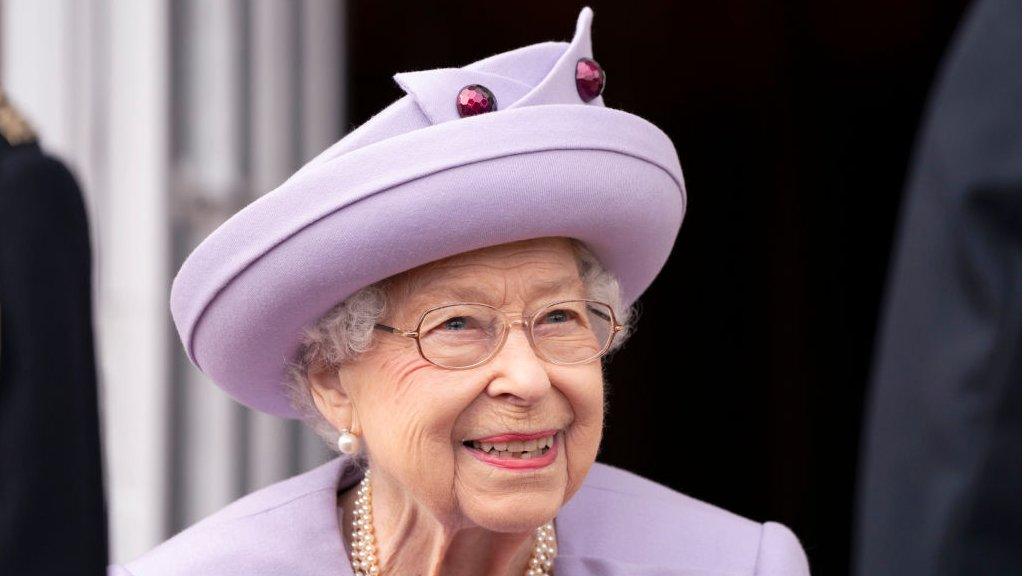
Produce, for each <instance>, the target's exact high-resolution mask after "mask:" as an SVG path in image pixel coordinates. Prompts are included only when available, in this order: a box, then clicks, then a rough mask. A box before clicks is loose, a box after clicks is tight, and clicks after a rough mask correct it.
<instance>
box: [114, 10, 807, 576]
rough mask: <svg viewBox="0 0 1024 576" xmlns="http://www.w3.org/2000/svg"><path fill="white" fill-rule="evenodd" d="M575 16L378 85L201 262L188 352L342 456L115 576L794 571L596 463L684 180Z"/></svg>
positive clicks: (771, 544) (195, 268) (198, 254)
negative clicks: (618, 96) (615, 367)
mask: <svg viewBox="0 0 1024 576" xmlns="http://www.w3.org/2000/svg"><path fill="white" fill-rule="evenodd" d="M591 17H592V13H591V11H590V9H589V8H584V9H583V11H582V13H581V14H580V17H579V21H578V23H577V29H576V35H575V37H574V38H573V40H572V42H571V43H563V42H546V43H542V44H536V45H532V46H527V47H525V48H521V49H518V50H513V51H511V52H506V53H503V54H498V55H496V56H492V57H490V58H487V59H485V60H481V61H479V62H475V63H473V64H470V65H469V66H466V67H464V68H458V69H438V70H429V71H423V72H412V73H404V74H398V75H396V76H395V79H396V80H397V81H398V83H399V85H401V86H402V88H403V89H404V90H405V91H406V92H407V95H406V96H405V97H403V98H401V99H399V100H398V101H396V102H395V103H394V104H392V105H391V106H389V107H388V108H386V109H385V110H383V111H382V112H381V113H379V114H378V115H376V116H375V117H373V118H372V119H370V120H369V121H368V122H367V123H366V124H364V125H363V126H361V127H360V128H358V129H357V130H355V131H353V132H352V133H350V134H349V135H347V136H346V137H345V138H343V139H342V140H340V141H339V142H338V143H336V144H335V145H334V146H332V147H331V148H329V149H328V150H326V151H325V152H323V153H322V154H321V155H320V156H318V157H317V158H315V159H314V160H313V161H311V162H310V163H309V164H307V165H306V166H305V167H303V168H302V169H301V170H299V171H298V172H297V173H296V174H295V175H293V176H292V178H290V179H289V180H288V181H287V182H285V183H284V184H282V185H281V187H279V188H278V189H277V190H274V191H273V192H271V193H269V194H267V195H266V196H264V197H263V198H261V199H260V200H258V201H256V202H254V203H253V204H251V205H250V206H248V207H246V208H245V209H243V210H242V211H241V212H239V213H238V214H236V215H235V216H234V217H233V218H231V219H230V220H228V221H227V222H226V223H225V224H224V225H223V226H221V227H220V228H219V229H218V230H217V231H215V232H214V233H213V234H212V235H211V236H210V237H209V238H208V239H206V240H205V241H204V242H203V243H202V244H201V245H200V246H199V247H198V248H197V249H196V250H195V252H194V253H193V254H192V255H191V256H190V257H189V259H188V260H187V261H186V262H185V264H184V265H183V266H182V269H181V271H180V272H179V274H178V276H177V277H176V278H175V282H174V286H173V288H172V293H171V307H172V312H173V315H174V319H175V323H176V325H177V327H178V330H179V333H180V334H181V337H182V342H183V343H184V345H185V348H186V350H187V352H188V354H189V357H190V358H191V359H192V361H193V362H194V363H195V364H196V365H197V366H198V367H200V369H202V370H203V371H204V372H205V373H207V374H208V375H210V377H211V378H212V379H213V380H214V382H216V383H217V384H218V385H219V386H221V387H222V388H224V389H225V390H226V391H227V392H228V393H229V394H231V395H232V396H233V397H234V398H236V399H237V400H239V401H240V402H242V403H244V404H246V405H247V406H250V407H252V408H254V409H257V410H262V411H265V412H269V413H271V414H276V415H279V416H282V417H292V418H303V419H305V420H306V421H307V422H309V423H311V424H312V425H313V426H314V427H316V429H317V430H318V432H320V433H321V435H323V436H324V437H326V438H327V439H329V441H330V442H331V444H332V445H334V446H336V447H337V448H338V450H339V451H340V452H341V453H342V454H341V455H340V456H339V457H338V458H336V459H334V460H332V461H330V462H328V463H327V464H324V465H322V466H321V467H319V468H317V469H314V470H312V471H310V472H307V473H305V474H302V475H300V476H296V477H294V478H291V479H288V480H286V481H284V482H281V483H278V484H275V485H273V486H270V487H268V488H265V489H262V490H259V491H257V492H255V493H253V494H250V495H248V496H246V497H244V498H242V499H240V500H238V501H237V502H235V503H233V504H231V505H229V506H227V507H226V508H224V509H223V510H221V511H220V512H218V513H216V514H214V515H212V516H211V517H209V518H207V519H205V520H203V521H201V522H199V523H197V524H196V525H194V526H192V527H190V528H188V529H186V530H185V531H183V532H181V533H180V534H178V535H177V536H175V537H174V538H172V539H170V540H169V541H167V542H165V543H163V544H162V545H160V546H158V547H157V548H155V549H154V550H152V551H150V552H149V553H147V554H145V555H144V556H142V557H141V558H139V559H136V560H135V561H133V562H130V563H128V564H126V565H124V566H112V567H111V574H113V575H120V576H125V575H136V576H150V575H163V574H189V575H193V574H195V575H198V574H223V575H235V574H237V575H242V574H244V575H258V574H268V575H269V574H288V575H299V574H302V575H324V576H326V575H333V576H337V575H346V574H348V575H351V574H357V575H365V574H401V575H407V574H413V575H428V574H429V575H436V574H444V575H446V576H451V575H502V576H505V575H517V574H527V575H540V574H558V575H559V576H570V575H576V576H582V575H586V574H602V575H612V574H630V575H644V574H648V575H654V574H660V575H667V574H679V575H683V574H687V575H696V574H701V575H712V574H722V575H724V574H732V575H736V574H762V575H769V574H770V575H780V576H781V575H790V574H806V573H807V572H808V570H807V561H806V558H805V556H804V552H803V550H802V548H801V546H800V544H799V542H798V540H797V539H796V537H795V536H794V535H793V533H792V532H791V531H789V530H788V529H787V528H786V527H785V526H782V525H781V524H777V523H773V522H766V523H763V524H761V523H757V522H754V521H751V520H747V519H745V518H742V517H740V516H737V515H735V514H731V513H729V512H726V511H724V510H722V509H719V508H715V507H714V506H711V505H709V504H705V503H703V502H700V501H697V500H695V499H693V498H690V497H688V496H685V495H683V494H680V493H678V492H675V491H673V490H671V489H669V488H667V487H664V486H661V485H658V484H656V483H654V482H651V481H649V480H645V479H643V478H641V477H638V476H636V475H634V474H631V473H629V472H626V471H624V470H620V469H617V468H614V467H612V466H608V465H604V464H599V463H596V462H595V458H596V456H597V453H598V449H599V446H600V443H601V434H602V429H603V425H604V413H605V394H604V380H603V377H602V364H601V362H602V360H601V359H602V357H604V356H606V355H607V353H608V352H609V351H611V350H613V349H615V348H616V347H617V346H620V345H621V344H622V343H623V341H624V340H625V338H626V336H627V334H628V332H629V330H630V325H631V318H632V317H631V314H630V310H631V306H632V304H633V303H634V302H635V300H636V298H637V297H638V296H639V295H640V293H642V292H643V291H644V289H645V288H646V287H647V286H648V285H649V284H650V283H651V281H652V280H653V279H654V277H655V276H656V275H657V273H658V272H659V271H660V269H661V267H662V266H663V264H664V263H665V261H666V259H667V258H668V255H669V252H670V251H671V248H672V245H673V243H674V241H675V238H676V235H677V233H678V230H679V227H680V225H681V222H682V218H683V211H684V208H685V188H684V186H683V179H682V172H681V170H680V167H679V162H678V157H677V155H676V152H675V149H674V147H673V145H672V143H671V141H670V140H669V139H668V137H667V136H665V134H664V133H662V132H661V131H660V130H658V129H657V128H656V127H655V126H653V125H651V124H650V123H648V122H646V121H644V120H643V119H641V118H638V117H636V116H634V115H632V114H628V113H625V112H622V111H618V110H613V109H610V108H606V107H605V106H604V104H603V101H602V99H601V92H602V90H603V88H604V81H605V76H604V72H603V71H602V70H601V68H600V66H599V65H598V64H597V62H595V61H594V60H593V59H592V57H591V47H590V35H589V34H590V21H591Z"/></svg>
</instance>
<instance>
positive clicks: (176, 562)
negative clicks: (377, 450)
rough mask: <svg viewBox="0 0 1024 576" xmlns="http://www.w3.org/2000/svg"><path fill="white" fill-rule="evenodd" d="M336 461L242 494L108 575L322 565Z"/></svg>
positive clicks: (331, 533)
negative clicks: (244, 494)
mask: <svg viewBox="0 0 1024 576" xmlns="http://www.w3.org/2000/svg"><path fill="white" fill-rule="evenodd" d="M343 462H344V461H343V460H342V459H334V460H331V461H330V462H327V463H326V464H323V465H321V466H319V467H317V468H314V469H313V470H310V471H308V472H305V473H303V474H299V475H297V476H293V477H291V478H288V479H286V480H282V481H281V482H278V483H276V484H272V485H270V486H267V487H265V488H262V489H260V490H257V491H255V492H252V493H250V494H248V495H246V496H243V497H241V498H239V499H238V500H235V501H234V502H232V503H230V504H228V505H227V506H225V507H224V508H221V509H220V510H218V511H217V512H215V513H213V514H212V515H210V516H207V517H206V518H204V519H202V520H200V521H199V522H196V523H195V524H193V525H192V526H189V527H188V528H186V529H184V530H182V531H181V532H179V533H178V534H176V535H174V536H173V537H171V538H170V539H168V540H166V541H164V542H163V543H161V544H160V545H158V546H156V547H155V548H153V549H152V550H150V551H149V552H146V553H145V554H143V555H142V556H140V557H138V558H136V559H134V560H132V561H131V562H128V563H126V564H124V565H112V566H110V567H109V568H108V576H164V575H168V576H169V575H179V574H180V575H184V574H243V573H278V572H280V573H289V572H295V571H296V570H298V571H301V568H302V567H303V566H306V565H307V564H308V565H316V564H322V563H323V562H324V559H329V558H330V557H332V556H337V554H338V550H339V549H340V547H341V539H340V538H341V537H340V532H339V527H338V518H337V513H336V501H337V496H336V489H337V486H338V478H339V477H340V475H341V474H342V469H341V466H342V463H343ZM317 552H323V554H319V555H318V554H317ZM328 561H329V560H328ZM311 563H316V564H311Z"/></svg>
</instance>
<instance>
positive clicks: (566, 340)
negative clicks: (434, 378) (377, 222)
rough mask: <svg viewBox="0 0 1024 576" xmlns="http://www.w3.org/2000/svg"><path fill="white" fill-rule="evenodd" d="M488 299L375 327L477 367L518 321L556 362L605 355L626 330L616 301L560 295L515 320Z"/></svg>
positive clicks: (445, 362) (446, 360)
mask: <svg viewBox="0 0 1024 576" xmlns="http://www.w3.org/2000/svg"><path fill="white" fill-rule="evenodd" d="M508 316H509V315H508V314H506V313H505V312H502V311H501V310H499V309H497V308H495V307H494V306H490V305H488V304H479V303H472V302H466V303H460V304H446V305H444V306H438V307H436V308H431V309H430V310H427V311H426V312H424V313H423V315H422V316H420V321H419V324H417V326H416V330H412V331H410V330H401V329H399V328H394V327H392V326H386V325H384V324H376V325H374V328H376V329H378V330H384V331H386V332H391V333H393V334H398V335H399V336H405V337H407V338H413V339H415V340H416V344H417V347H418V348H419V352H420V355H421V356H423V358H424V359H425V360H426V361H427V362H430V363H431V364H433V365H435V366H439V367H441V368H448V369H452V370H462V369H466V368H474V367H476V366H479V365H481V364H484V363H485V362H487V361H488V360H490V359H491V358H493V357H494V356H495V355H496V354H497V353H498V351H500V350H501V348H502V346H504V345H505V341H506V340H507V339H508V334H509V331H510V330H511V328H512V325H513V324H522V325H523V327H524V328H525V329H526V335H527V338H528V340H529V341H530V346H531V347H533V350H534V352H536V353H537V355H538V356H539V357H541V358H543V359H544V360H547V361H548V362H551V363H553V364H559V365H563V366H569V365H574V364H584V363H586V362H590V361H592V360H595V359H597V358H600V357H601V356H603V355H604V354H605V353H606V352H608V350H609V348H611V345H612V340H613V339H614V338H615V334H616V333H617V332H619V331H620V330H622V329H623V326H622V325H621V324H619V323H618V322H617V321H616V319H615V311H614V310H613V309H612V307H611V306H609V305H608V304H605V303H604V302H598V301H596V300H560V301H558V302H552V303H550V304H546V305H544V306H542V307H541V308H540V309H538V310H537V311H536V312H533V313H532V314H529V315H527V314H526V313H523V314H520V315H513V316H518V317H514V318H512V319H509V318H508Z"/></svg>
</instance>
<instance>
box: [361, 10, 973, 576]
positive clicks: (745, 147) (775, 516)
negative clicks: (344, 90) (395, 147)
mask: <svg viewBox="0 0 1024 576" xmlns="http://www.w3.org/2000/svg"><path fill="white" fill-rule="evenodd" d="M966 4H967V3H966V2H963V1H946V2H925V1H917V2H902V1H884V2H883V1H880V0H870V1H868V2H858V3H851V2H836V1H818V2H792V1H787V2H773V3H763V2H751V1H722V2H686V3H681V2H676V3H669V2H658V3H653V2H651V3H636V2H591V3H589V5H590V6H591V7H592V8H593V9H594V13H595V14H594V22H593V28H592V38H593V46H594V58H595V59H596V60H597V61H598V62H600V63H601V65H602V66H603V67H604V69H605V71H606V72H607V75H608V84H607V88H606V89H605V92H604V99H605V103H606V105H608V106H610V107H613V108H620V109H623V110H626V111H629V112H632V113H634V114H637V115H639V116H642V117H644V118H646V119H648V120H650V121H652V122H653V123H655V124H656V125H658V126H659V127H660V128H662V129H663V130H664V131H665V132H667V133H668V135H669V136H670V137H671V138H672V140H673V141H674V142H675V144H676V147H677V149H678V151H679V155H680V158H681V161H682V166H683V173H684V175H685V178H686V184H687V192H688V207H687V214H686V218H685V220H684V222H683V227H682V230H681V231H680V236H679V239H678V240H677V243H676V247H675V250H674V252H673V254H672V256H671V258H670V260H669V262H668V264H667V266H666V267H665V269H664V270H663V271H662V273H661V275H660V276H659V277H658V279H657V280H656V281H655V282H654V284H653V285H652V286H651V287H650V288H649V289H648V291H647V292H646V293H645V294H644V295H643V296H642V298H641V299H640V305H641V316H640V320H639V325H638V328H639V330H638V332H637V333H636V334H635V335H634V336H633V339H632V340H631V341H630V342H629V343H628V344H627V345H626V347H625V348H623V349H622V350H620V351H619V352H618V353H617V354H616V355H615V356H614V361H613V362H611V363H610V364H609V372H608V377H609V380H610V382H611V385H612V395H611V398H610V402H611V414H610V418H609V421H608V428H607V432H606V437H605V441H604V444H603V447H602V451H601V454H600V455H599V458H598V459H599V460H601V461H603V462H607V463H610V464H614V465H617V466H620V467H623V468H626V469H629V470H632V471H635V472H637V473H638V474H641V475H643V476H646V477H648V478H651V479H653V480H656V481H659V482H661V483H664V484H666V485H668V486H671V487H673V488H675V489H677V490H679V491H681V492H685V493H687V494H689V495H691V496H694V497H696V498H699V499H701V500H706V501H708V502H711V503H713V504H716V505H718V506H721V507H723V508H726V509H728V510H731V511H734V512H736V513H738V514H741V515H744V516H748V517H750V518H753V519H756V520H760V521H764V520H776V521H779V522H783V523H785V524H787V525H788V526H790V527H791V528H792V529H793V530H794V531H795V532H796V534H797V535H798V537H799V538H800V539H801V541H802V543H803V545H804V548H805V549H806V551H807V554H808V556H809V558H810V562H811V569H812V571H813V572H815V573H817V574H843V573H847V572H848V570H849V568H848V567H849V560H850V537H851V521H852V512H853V503H854V501H853V495H854V483H855V480H856V464H857V458H858V443H859V435H860V424H861V416H862V404H863V400H864V392H865V386H866V382H867V379H868V375H869V369H870V366H871V357H872V347H873V342H874V335H875V328H876V324H877V321H878V316H879V304H880V301H881V298H882V294H883V288H884V281H885V275H886V271H887V266H888V262H889V254H890V249H891V244H892V240H893V233H894V224H895V222H896V216H897V213H898V211H899V207H900V201H901V196H902V190H903V183H904V178H905V175H906V172H907V169H908V161H909V159H910V155H911V151H912V147H913V142H914V136H915V133H916V130H917V126H918V122H919V120H920V116H921V112H922V108H923V106H924V103H925V99H926V97H927V95H928V91H929V87H930V83H931V81H932V79H933V76H934V74H935V72H936V70H937V67H938V65H939V62H940V59H941V57H942V54H943V52H944V50H945V48H946V46H947V44H948V43H949V41H950V39H951V36H952V33H953V31H954V28H955V26H956V24H957V22H958V20H959V18H960V16H961V15H962V13H963V11H964V9H965V6H966ZM583 5H584V4H580V3H569V2H566V3H537V2H523V3H516V4H515V8H514V9H511V10H502V9H499V8H498V7H497V5H494V4H488V3H477V4H472V3H463V2H460V3H454V2H453V3H444V4H427V3H408V4H398V3H390V2H353V3H351V4H350V5H349V15H348V27H349V42H350V45H349V50H350V54H349V59H348V61H349V70H348V75H349V78H348V80H349V84H348V85H349V86H350V87H351V89H350V94H349V103H350V116H349V127H350V128H351V127H354V126H357V125H359V124H362V123H363V122H365V121H366V120H367V119H368V118H370V117H371V116H372V115H373V114H375V113H376V112H378V111H379V110H380V109H382V108H384V107H385V106H386V105H388V104H390V103H391V102H392V101H394V100H395V99H397V98H399V97H401V96H403V95H404V93H403V92H402V90H401V89H400V88H399V87H398V86H397V85H396V84H395V83H394V81H393V80H392V79H391V76H392V74H394V73H395V72H399V71H412V70H423V69H430V68H441V67H447V66H453V67H455V66H463V65H465V64H468V63H470V62H473V61H475V60H479V59H481V58H485V57H487V56H490V55H492V54H496V53H499V52H504V51H507V50H511V49H513V48H517V47H520V46H525V45H527V44H532V43H536V42H543V41H546V40H564V41H568V40H570V39H571V38H572V35H573V31H574V26H575V22H576V16H577V14H578V13H579V9H580V8H581V7H582V6H583Z"/></svg>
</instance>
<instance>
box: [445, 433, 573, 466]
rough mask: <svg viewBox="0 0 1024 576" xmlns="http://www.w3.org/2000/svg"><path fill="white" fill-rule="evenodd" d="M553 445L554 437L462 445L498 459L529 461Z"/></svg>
mask: <svg viewBox="0 0 1024 576" xmlns="http://www.w3.org/2000/svg"><path fill="white" fill-rule="evenodd" d="M554 443H555V435H554V434H551V435H550V436H544V437H542V438H534V439H532V440H525V441H511V442H481V441H479V440H466V441H465V442H463V443H462V444H463V445H464V446H466V447H468V448H472V449H473V450H478V451H480V452H483V453H484V454H487V455H488V456H491V457H492V458H499V459H515V460H529V459H531V458H539V457H541V456H543V455H545V454H547V453H548V451H549V450H551V446H553V445H554Z"/></svg>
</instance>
